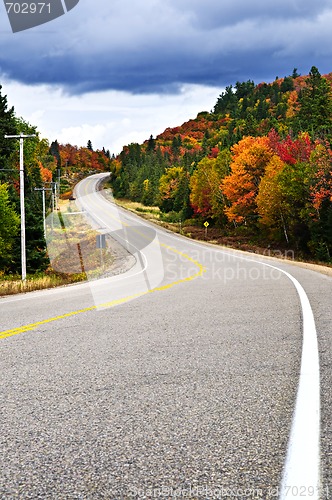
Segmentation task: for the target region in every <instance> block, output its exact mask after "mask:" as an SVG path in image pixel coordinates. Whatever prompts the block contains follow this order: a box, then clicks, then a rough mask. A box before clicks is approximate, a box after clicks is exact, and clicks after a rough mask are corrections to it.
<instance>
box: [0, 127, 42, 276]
mask: <svg viewBox="0 0 332 500" xmlns="http://www.w3.org/2000/svg"><path fill="white" fill-rule="evenodd" d="M29 137H36V134H31V135H25V134H22V132H21V133H20V135H5V139H19V140H20V208H21V267H22V281H24V280H25V279H26V277H27V270H26V249H25V205H24V163H23V144H24V139H28V138H29Z"/></svg>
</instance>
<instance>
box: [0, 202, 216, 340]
mask: <svg viewBox="0 0 332 500" xmlns="http://www.w3.org/2000/svg"><path fill="white" fill-rule="evenodd" d="M98 208H99V209H101V210H102V211H103V212H105V210H104V209H103V208H102V207H98ZM105 213H106V212H105ZM107 216H109V217H111V218H112V219H114V220H117V221H118V222H120V223H121V224H122V225H123V226H127V227H128V226H129V224H127V223H125V222H124V221H122V220H121V219H119V218H117V217H115V216H114V215H112V214H110V213H107ZM134 231H135V232H137V233H139V234H140V235H141V236H142V237H145V235H144V234H143V233H141V232H140V231H138V230H137V229H136V230H134ZM159 244H160V246H161V247H163V248H166V249H167V250H169V251H171V252H173V253H176V254H177V255H179V256H181V257H183V258H185V259H187V260H188V261H189V262H192V263H193V264H194V265H195V266H196V267H197V268H198V271H197V272H196V273H195V274H193V275H191V276H188V277H187V278H182V279H179V280H176V281H173V282H172V283H169V284H167V285H162V286H158V287H155V288H153V289H152V290H148V291H144V292H140V293H137V294H134V295H128V296H127V297H122V298H120V299H116V300H112V301H110V302H105V303H103V304H99V305H94V306H91V307H86V308H84V309H79V310H77V311H71V312H69V313H66V314H61V315H59V316H54V317H52V318H48V319H44V320H41V321H37V322H35V323H30V324H28V325H23V326H19V327H16V328H12V329H10V330H5V331H3V332H0V340H1V339H4V338H7V337H12V336H14V335H19V334H21V333H24V332H28V331H32V330H35V329H36V328H37V327H38V326H42V325H46V324H48V323H52V322H54V321H59V320H62V319H65V318H70V317H72V316H77V315H78V314H83V313H87V312H91V311H95V310H97V309H100V308H105V309H106V308H109V307H114V306H117V305H120V304H124V303H125V302H128V301H130V300H132V299H135V298H138V297H141V296H143V295H147V294H148V293H153V292H161V291H165V290H169V289H170V288H173V287H174V286H176V285H179V284H181V283H186V282H188V281H192V280H194V279H196V278H198V277H199V276H202V275H203V273H204V272H205V271H206V268H205V267H204V266H203V265H202V264H200V263H199V262H198V261H196V260H194V259H193V258H191V257H190V256H189V255H187V254H185V253H183V252H180V251H179V250H176V249H175V248H173V247H171V246H169V245H166V244H164V243H159Z"/></svg>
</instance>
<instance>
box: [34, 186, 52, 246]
mask: <svg viewBox="0 0 332 500" xmlns="http://www.w3.org/2000/svg"><path fill="white" fill-rule="evenodd" d="M35 191H42V193H43V224H44V236H45V238H46V204H45V191H52V188H46V187H45V186H43V187H42V188H35ZM52 196H53V195H52Z"/></svg>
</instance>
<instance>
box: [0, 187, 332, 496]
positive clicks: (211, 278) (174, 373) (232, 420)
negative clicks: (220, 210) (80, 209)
mask: <svg viewBox="0 0 332 500" xmlns="http://www.w3.org/2000/svg"><path fill="white" fill-rule="evenodd" d="M94 188H95V181H94V180H93V179H92V180H90V181H85V182H84V183H83V184H82V185H81V186H80V188H79V189H80V190H81V193H78V197H82V196H83V198H84V195H85V196H86V198H87V199H86V200H83V201H82V205H84V206H85V209H86V210H88V206H89V205H90V206H92V205H93V210H92V211H93V212H94V213H95V214H96V213H98V207H97V205H98V204H99V203H101V205H100V213H99V215H98V217H99V219H98V221H99V222H98V221H97V219H94V221H95V223H97V222H98V223H100V224H101V220H102V225H103V227H106V226H107V227H108V228H109V230H110V232H111V233H112V237H115V239H117V240H118V241H120V240H121V239H122V238H123V234H122V233H121V231H123V230H125V229H126V228H127V235H128V234H129V236H128V241H129V243H128V245H129V247H128V245H127V247H128V249H129V250H130V251H131V252H132V253H133V254H134V255H133V257H134V260H133V258H132V259H131V260H130V259H129V262H130V265H128V266H127V268H126V269H125V268H124V269H123V271H126V272H124V273H123V274H119V275H117V276H115V277H110V278H105V279H104V280H99V281H98V282H92V281H91V282H89V283H87V284H80V285H75V286H69V287H63V288H60V289H57V290H50V291H43V292H35V293H31V294H25V295H20V296H16V297H11V298H2V299H0V315H1V331H3V332H9V333H8V336H7V334H6V335H4V336H3V338H1V334H0V349H1V366H0V369H1V378H2V383H1V413H2V414H1V435H0V461H1V469H0V497H1V498H4V499H7V498H8V499H10V498H13V499H14V498H22V499H39V498H42V499H44V498H45V499H87V500H88V499H98V498H107V499H112V500H116V499H129V498H193V499H194V498H200V499H201V498H202V499H214V498H225V497H226V498H227V497H228V498H237V499H255V498H262V499H270V498H271V499H272V498H277V497H278V493H279V492H278V489H279V485H280V481H281V477H282V471H283V467H284V462H285V455H286V450H287V445H288V439H289V432H290V427H291V423H292V415H293V410H294V402H295V398H296V391H297V386H298V380H299V369H300V363H301V348H302V320H301V308H300V302H299V298H298V296H297V292H296V290H295V288H294V286H293V285H292V283H291V282H290V281H289V279H288V278H287V277H286V276H285V275H284V274H282V273H280V272H278V271H277V270H275V269H272V268H269V267H266V266H264V265H262V262H268V263H270V264H271V262H272V260H271V259H264V258H262V257H259V256H255V255H249V256H248V255H247V256H245V254H243V253H239V252H235V251H231V250H226V249H222V248H219V247H212V246H208V245H204V244H199V243H194V242H192V241H190V240H187V239H185V238H182V237H179V236H175V235H172V234H170V233H169V232H166V231H163V230H161V229H157V228H154V227H153V226H150V225H148V224H147V223H145V222H144V223H143V226H142V225H141V222H139V220H138V219H137V218H136V217H134V216H133V215H131V214H130V215H129V214H126V213H125V212H124V211H122V210H120V209H115V208H114V207H113V208H112V209H111V208H110V206H108V207H107V206H106V205H105V203H108V202H106V201H105V199H104V200H103V201H101V202H99V198H98V196H95V195H93V196H94V198H93V200H92V199H89V197H88V193H90V192H93V190H94ZM110 219H112V221H113V223H114V221H116V222H115V223H114V226H112V221H111V220H110ZM119 221H120V222H119ZM133 227H134V228H135V229H134V230H132V231H130V230H129V229H128V228H133ZM151 228H152V229H151ZM119 231H120V232H119ZM135 249H136V250H137V251H136V253H135ZM246 259H249V260H246ZM250 259H251V260H250ZM273 265H275V266H278V267H280V268H282V269H285V270H287V271H288V272H290V273H292V275H293V276H295V277H296V279H298V280H299V282H300V283H301V284H302V286H303V287H304V288H305V290H306V292H307V294H308V297H309V300H310V302H311V305H312V309H313V312H314V315H315V321H316V327H317V334H318V343H319V352H320V369H321V401H322V407H321V416H322V418H321V471H322V491H321V498H322V499H328V498H331V496H332V495H331V491H332V439H331V433H332V431H331V429H332V425H331V402H332V401H331V393H332V391H331V387H332V380H331V360H332V345H331V333H332V326H331V325H332V321H331V320H332V318H331V316H332V313H331V291H332V279H331V277H328V276H325V275H322V274H320V273H318V272H314V271H311V270H307V269H302V268H300V267H296V266H293V265H292V264H291V263H286V262H284V261H277V260H273ZM101 304H103V306H101ZM73 312H75V314H72V313H73ZM49 320H51V321H49ZM25 325H30V327H29V329H24V328H23V327H24V326H25ZM14 328H17V330H16V331H14V330H13V329H14ZM299 496H302V497H307V498H309V497H310V496H311V495H310V494H309V492H306V495H300V492H299Z"/></svg>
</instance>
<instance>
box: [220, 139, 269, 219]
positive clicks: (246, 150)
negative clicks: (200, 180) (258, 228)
mask: <svg viewBox="0 0 332 500" xmlns="http://www.w3.org/2000/svg"><path fill="white" fill-rule="evenodd" d="M231 151H232V161H231V165H230V169H231V173H230V174H229V175H228V176H226V177H225V179H224V180H223V181H222V183H221V190H222V192H223V194H224V195H225V196H226V198H227V200H228V202H229V206H228V207H227V208H226V210H225V213H226V215H227V217H228V219H229V220H230V221H234V222H237V223H241V222H244V221H246V223H252V222H253V221H254V220H256V219H257V204H256V196H257V194H258V189H259V184H260V181H261V178H262V177H263V175H264V173H265V169H266V166H267V165H268V163H269V162H270V160H271V158H272V157H273V155H274V152H273V150H272V149H271V147H270V144H269V139H268V137H251V136H248V137H245V138H244V139H242V140H241V141H240V142H239V143H238V144H235V145H234V146H233V147H232V148H231Z"/></svg>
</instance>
